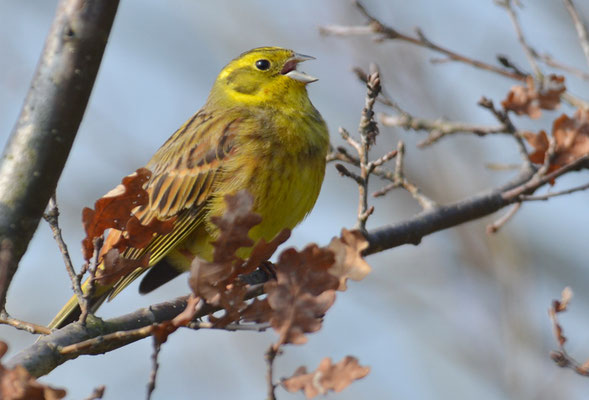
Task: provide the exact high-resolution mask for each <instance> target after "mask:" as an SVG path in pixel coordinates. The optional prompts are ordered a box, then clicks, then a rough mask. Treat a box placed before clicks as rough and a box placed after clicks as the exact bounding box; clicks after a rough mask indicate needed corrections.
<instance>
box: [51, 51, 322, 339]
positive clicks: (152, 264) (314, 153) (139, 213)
mask: <svg viewBox="0 0 589 400" xmlns="http://www.w3.org/2000/svg"><path fill="white" fill-rule="evenodd" d="M312 58H313V57H309V56H305V55H301V54H298V53H295V52H293V51H292V50H287V49H282V48H278V47H260V48H256V49H253V50H250V51H247V52H245V53H243V54H241V55H240V56H239V57H237V58H236V59H234V60H233V61H231V62H230V63H229V64H227V66H225V68H223V70H222V71H221V72H220V74H219V76H218V77H217V79H216V81H215V83H214V85H213V88H212V89H211V92H210V94H209V97H208V99H207V102H206V104H205V105H204V107H203V108H201V109H200V110H199V111H198V112H197V113H196V114H194V115H193V116H192V117H191V118H190V119H189V120H188V121H187V122H186V123H184V125H182V126H181V127H180V129H178V130H177V131H176V132H175V133H174V134H173V135H172V136H171V137H170V138H169V139H168V140H167V141H166V142H165V143H164V144H163V146H162V147H161V148H160V149H159V150H158V151H157V152H156V153H155V155H154V156H153V158H152V159H151V160H150V161H149V163H148V164H147V165H146V168H148V169H149V170H150V171H151V173H152V175H151V177H150V179H149V180H148V182H147V183H146V184H145V186H144V188H145V190H146V191H147V193H148V197H149V201H148V202H147V204H146V205H144V206H142V207H140V208H139V209H138V210H136V211H135V216H136V217H137V218H138V219H139V221H140V222H141V223H142V224H147V223H149V222H150V221H152V220H154V219H155V218H157V219H159V220H167V219H170V218H174V225H173V228H172V230H171V232H169V233H166V234H160V235H154V237H153V238H152V239H151V241H150V242H149V244H148V245H147V246H146V247H144V248H141V249H134V248H128V249H126V250H125V251H123V252H122V254H121V255H122V257H126V258H138V257H141V256H142V255H145V254H147V253H148V254H149V263H148V265H147V267H145V268H137V269H135V270H134V271H131V272H130V273H128V274H126V275H125V276H123V277H122V278H121V279H119V280H118V281H116V282H113V283H112V284H106V285H100V284H97V285H96V287H95V288H94V292H93V294H92V296H91V297H90V299H89V306H90V309H91V310H92V311H94V310H96V309H97V308H98V307H99V306H100V304H102V302H103V301H104V300H106V299H112V298H113V297H114V296H116V295H117V294H118V293H119V292H120V291H121V290H123V289H124V288H125V287H127V286H128V285H129V284H130V283H131V282H132V281H133V280H135V279H136V278H137V277H139V275H142V274H143V273H144V272H146V271H148V273H147V274H146V275H145V277H144V278H143V280H142V282H141V285H140V292H142V293H147V292H150V291H152V290H153V289H155V288H157V287H159V286H160V285H162V284H164V283H166V282H167V281H169V280H171V279H172V278H174V277H176V276H177V275H179V274H180V273H182V272H184V271H187V270H189V269H190V265H191V262H192V259H193V258H194V257H195V256H196V257H201V258H203V259H206V260H210V259H211V257H212V249H213V248H212V245H211V242H212V241H214V239H215V237H216V235H217V231H216V228H215V227H214V225H213V224H212V223H211V217H213V216H218V215H221V214H223V211H224V209H225V202H224V196H225V195H227V194H234V193H236V192H238V191H240V190H243V189H245V190H247V191H248V192H249V193H250V194H251V195H252V196H253V198H254V207H253V211H255V212H256V213H258V214H260V215H261V217H262V222H261V223H260V224H259V225H257V226H255V227H254V228H252V230H251V231H250V237H251V238H252V239H253V240H254V241H258V240H259V239H262V238H263V239H265V240H271V239H272V238H273V237H274V236H275V235H276V234H278V233H279V232H280V231H281V230H283V229H284V228H291V229H292V228H293V227H294V226H295V225H297V224H298V223H299V222H301V220H303V218H304V217H305V216H306V215H307V214H308V213H309V211H310V210H311V209H312V208H313V206H314V204H315V201H316V199H317V196H318V195H319V190H320V188H321V184H322V182H323V176H324V173H325V157H326V154H327V151H328V148H329V137H328V132H327V127H326V125H325V122H324V121H323V119H322V118H321V115H320V114H319V112H318V111H317V110H316V109H315V107H314V106H313V104H311V101H310V100H309V97H308V95H307V89H306V85H307V84H308V83H310V82H314V81H316V80H317V79H316V78H313V77H311V76H309V75H307V74H305V73H303V72H301V71H298V70H297V65H298V64H299V63H300V62H302V61H306V60H310V59H312ZM120 236H121V231H119V230H116V229H111V230H110V232H109V235H108V236H107V238H106V240H105V244H104V248H103V251H102V254H105V253H106V251H108V249H109V247H112V246H113V244H114V243H115V242H116V241H117V240H118V239H119V237H120ZM245 253H247V250H246V251H245ZM243 255H244V256H247V254H243ZM101 267H102V264H101V265H100V266H99V270H100V268H101ZM83 290H84V291H87V290H88V283H87V282H86V283H85V284H84V285H83ZM79 315H80V307H79V305H78V301H77V298H76V297H75V296H74V297H72V298H71V299H70V300H69V302H68V303H67V304H66V305H65V306H64V307H63V308H62V310H61V311H60V312H59V313H58V314H57V316H56V317H55V318H54V319H53V321H51V323H50V324H49V327H51V328H59V327H62V326H64V325H66V324H67V323H69V322H72V321H74V320H76V319H77V318H78V317H79Z"/></svg>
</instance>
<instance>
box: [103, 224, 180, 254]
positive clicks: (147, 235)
mask: <svg viewBox="0 0 589 400" xmlns="http://www.w3.org/2000/svg"><path fill="white" fill-rule="evenodd" d="M175 222H176V217H173V218H169V219H166V220H164V221H162V220H159V219H157V218H154V219H152V220H151V221H150V222H149V223H148V224H145V225H143V224H141V221H139V219H138V218H137V217H135V216H131V218H129V220H128V221H127V225H126V226H125V231H124V232H123V233H122V235H120V237H119V240H117V242H116V243H115V244H114V245H113V248H116V249H118V250H119V251H121V252H122V251H123V250H125V249H127V248H129V247H132V248H135V249H142V248H144V247H145V246H147V245H148V244H149V242H151V240H152V239H153V237H154V236H155V235H156V234H157V235H166V234H168V233H170V232H172V230H173V229H174V223H175Z"/></svg>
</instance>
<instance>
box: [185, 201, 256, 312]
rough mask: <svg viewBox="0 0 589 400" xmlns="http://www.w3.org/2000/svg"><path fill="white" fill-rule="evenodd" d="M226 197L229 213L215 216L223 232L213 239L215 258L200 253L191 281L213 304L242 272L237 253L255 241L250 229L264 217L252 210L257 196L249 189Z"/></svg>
mask: <svg viewBox="0 0 589 400" xmlns="http://www.w3.org/2000/svg"><path fill="white" fill-rule="evenodd" d="M225 201H226V203H227V208H226V210H225V213H224V214H223V215H222V216H220V217H213V218H212V222H213V224H215V225H216V226H217V227H218V228H219V236H218V238H217V240H215V241H214V242H213V247H214V250H213V261H211V262H208V261H205V260H202V259H200V258H198V257H196V258H195V259H194V261H193V262H192V268H191V272H190V279H189V281H188V282H189V284H190V287H191V289H192V291H193V293H194V294H195V295H196V296H199V297H202V298H203V299H205V301H206V302H207V303H211V304H214V303H215V301H218V299H216V297H218V295H219V294H220V292H223V291H224V290H225V288H226V286H227V285H229V284H230V283H232V281H233V280H235V277H237V276H238V274H239V272H238V267H239V266H240V265H241V264H242V263H243V260H242V259H241V258H239V257H238V256H237V255H236V254H235V253H236V252H237V250H239V249H240V248H242V247H249V246H251V245H253V244H254V242H253V240H252V239H251V238H250V237H249V231H250V229H251V228H252V227H254V226H256V225H257V224H259V223H260V222H261V220H262V218H261V217H260V216H259V215H258V214H256V213H253V212H252V207H253V197H252V196H251V195H250V194H249V193H248V192H247V191H245V190H243V191H240V192H238V193H237V194H235V195H227V196H225Z"/></svg>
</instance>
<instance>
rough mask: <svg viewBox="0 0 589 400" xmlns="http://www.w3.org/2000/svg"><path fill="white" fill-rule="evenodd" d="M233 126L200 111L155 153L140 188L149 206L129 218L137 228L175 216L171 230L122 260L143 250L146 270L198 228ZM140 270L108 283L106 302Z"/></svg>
mask: <svg viewBox="0 0 589 400" xmlns="http://www.w3.org/2000/svg"><path fill="white" fill-rule="evenodd" d="M238 127H239V120H238V119H237V118H228V117H227V114H226V113H223V114H219V115H213V114H211V113H207V112H205V111H202V110H201V111H199V112H198V113H197V114H195V115H194V116H193V117H192V118H191V119H190V120H188V121H187V122H186V123H185V124H184V125H183V126H182V127H181V128H180V129H178V130H177V131H176V132H175V133H174V135H172V137H170V139H168V141H167V142H166V143H164V145H163V146H162V147H161V148H160V149H159V150H158V151H157V152H156V154H155V155H154V156H153V158H152V159H151V161H150V162H149V163H148V164H147V166H146V167H147V168H148V169H150V170H151V171H152V177H151V179H150V181H149V182H148V183H147V186H146V190H147V192H148V194H149V204H147V205H146V206H143V207H141V208H139V209H138V210H136V211H135V215H136V216H137V218H139V220H140V221H141V223H142V224H147V223H149V222H150V221H151V220H153V219H154V218H158V219H160V220H166V219H169V218H173V217H176V221H175V223H174V229H173V230H172V232H170V233H168V234H166V235H156V236H154V238H153V240H152V241H151V242H150V243H149V244H148V245H147V246H146V247H145V248H143V249H133V248H130V249H127V250H125V251H124V252H123V257H126V258H132V259H136V258H139V257H141V256H143V255H144V254H145V253H146V252H149V253H150V259H149V265H150V266H152V265H154V264H156V263H157V262H158V261H160V260H161V259H162V258H163V257H164V256H165V255H166V254H167V253H168V252H169V251H170V250H172V249H173V248H174V247H175V245H177V244H178V243H180V242H181V241H182V240H184V239H185V238H186V237H187V236H188V235H190V233H192V232H193V231H194V229H196V228H197V227H198V225H199V221H200V220H201V219H202V217H203V210H204V205H205V204H206V203H207V200H208V199H209V198H210V195H211V192H212V189H213V186H214V184H215V182H216V181H217V180H218V179H219V177H220V175H221V174H220V172H221V171H222V165H223V162H224V160H226V159H227V158H229V157H231V156H232V155H233V154H234V152H235V149H234V146H233V144H234V137H235V134H236V131H237V129H238ZM120 235H121V232H120V231H116V230H113V231H111V232H110V233H109V236H108V237H107V239H106V241H105V245H104V248H103V253H105V252H106V251H108V250H109V249H110V248H111V247H112V246H113V245H114V244H115V243H116V241H117V240H118V239H119V237H120ZM143 272H145V269H137V270H135V271H133V272H132V273H131V274H129V275H127V276H125V277H124V278H122V279H121V280H120V281H119V282H117V283H116V284H115V285H114V288H113V291H112V293H111V295H110V296H109V299H112V298H113V297H114V296H116V295H117V294H118V293H119V292H120V291H121V290H123V289H124V288H125V287H126V286H127V285H129V284H130V283H131V282H132V281H133V280H135V279H136V278H137V277H138V276H139V275H141V274H142V273H143Z"/></svg>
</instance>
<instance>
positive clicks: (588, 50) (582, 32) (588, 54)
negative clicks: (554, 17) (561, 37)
mask: <svg viewBox="0 0 589 400" xmlns="http://www.w3.org/2000/svg"><path fill="white" fill-rule="evenodd" d="M563 1H564V5H565V6H566V8H567V11H568V12H569V14H571V18H572V19H573V23H574V24H575V29H576V30H577V36H579V43H580V44H581V48H582V49H583V53H585V59H586V60H587V65H589V35H587V28H586V27H585V24H583V21H582V20H581V17H580V16H579V13H578V12H577V9H576V8H575V4H574V3H573V0H563Z"/></svg>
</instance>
